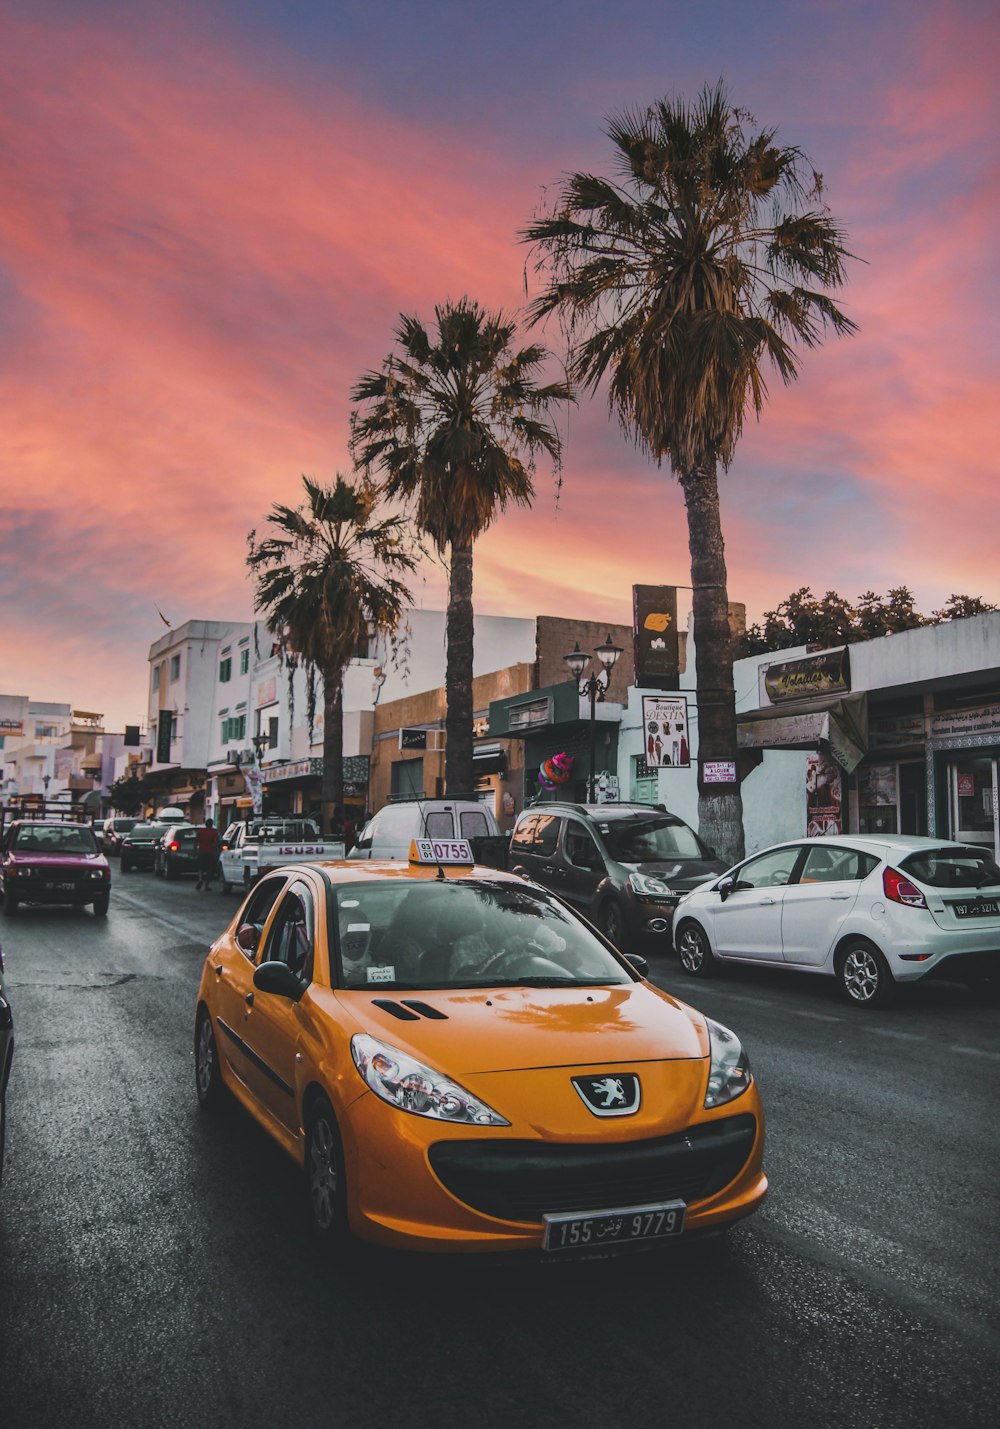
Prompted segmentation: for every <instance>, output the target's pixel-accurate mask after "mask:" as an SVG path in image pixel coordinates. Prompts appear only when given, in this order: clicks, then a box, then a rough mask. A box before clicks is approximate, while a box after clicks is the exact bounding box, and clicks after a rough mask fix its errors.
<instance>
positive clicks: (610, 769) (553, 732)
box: [489, 681, 622, 808]
mask: <svg viewBox="0 0 1000 1429" xmlns="http://www.w3.org/2000/svg"><path fill="white" fill-rule="evenodd" d="M584 706H585V701H583V700H582V699H581V697H580V694H579V691H578V689H577V687H576V685H575V684H574V683H573V682H572V681H567V682H566V683H565V684H559V685H549V686H548V687H547V688H545V689H540V690H532V691H531V692H530V694H521V695H514V696H511V697H509V698H507V699H502V700H493V701H491V702H490V723H489V729H490V735H491V736H499V737H501V738H506V739H509V740H523V742H524V758H523V769H522V770H521V784H522V788H521V789H519V790H515V791H512V792H513V793H514V795H515V798H516V800H517V802H518V804H519V805H520V807H521V808H523V807H525V806H526V805H527V804H531V803H538V802H544V801H545V800H562V801H568V802H570V803H586V802H587V801H588V798H589V787H590V774H591V768H590V743H591V740H590V724H589V721H588V720H587V719H586V718H581V710H582V709H583V708H584ZM621 715H622V706H621V705H619V704H616V703H614V702H612V701H608V702H607V703H602V704H598V705H597V707H596V711H595V731H594V784H595V797H597V798H599V799H600V798H611V797H612V796H613V797H614V798H617V795H618V788H619V780H618V732H619V724H620V721H621Z"/></svg>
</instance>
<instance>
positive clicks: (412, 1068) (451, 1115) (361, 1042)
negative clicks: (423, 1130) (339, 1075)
mask: <svg viewBox="0 0 1000 1429" xmlns="http://www.w3.org/2000/svg"><path fill="white" fill-rule="evenodd" d="M351 1056H352V1057H353V1058H354V1065H355V1066H356V1067H357V1069H358V1071H359V1072H360V1073H361V1075H362V1077H364V1079H365V1081H366V1082H367V1083H368V1085H369V1087H371V1089H372V1091H373V1092H374V1093H375V1095H376V1096H378V1097H381V1098H382V1100H383V1101H386V1102H388V1103H389V1105H390V1106H394V1107H398V1108H399V1110H400V1111H409V1112H412V1113H413V1115H414V1116H429V1117H433V1118H434V1119H435V1120H437V1121H460V1122H465V1123H466V1124H468V1125H472V1126H509V1125H510V1122H509V1121H505V1120H504V1118H503V1117H502V1116H500V1115H499V1114H498V1113H497V1112H495V1111H494V1110H493V1109H492V1107H488V1106H487V1105H486V1103H485V1102H481V1101H480V1100H479V1098H478V1097H474V1096H473V1095H472V1093H471V1092H467V1091H466V1090H465V1088H464V1087H460V1086H459V1085H458V1083H457V1082H453V1081H452V1080H451V1078H450V1077H445V1076H442V1074H441V1073H440V1072H435V1071H433V1070H432V1069H431V1068H430V1067H425V1066H424V1064H423V1063H422V1062H418V1061H416V1059H415V1058H413V1057H409V1056H407V1054H406V1053H405V1052H400V1051H399V1049H398V1048H397V1047H390V1046H389V1044H388V1043H387V1042H380V1041H379V1040H378V1039H377V1038H376V1037H369V1036H368V1035H367V1034H366V1033H363V1032H359V1033H357V1034H356V1035H355V1036H354V1037H352V1038H351Z"/></svg>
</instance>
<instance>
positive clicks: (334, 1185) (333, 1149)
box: [304, 1095, 347, 1246]
mask: <svg viewBox="0 0 1000 1429" xmlns="http://www.w3.org/2000/svg"><path fill="white" fill-rule="evenodd" d="M304 1170H305V1181H306V1200H307V1204H308V1209H309V1224H310V1227H311V1229H312V1233H313V1236H314V1237H315V1239H316V1240H318V1241H319V1242H320V1243H321V1244H323V1245H329V1246H334V1245H340V1244H342V1243H343V1242H344V1241H345V1240H346V1238H347V1184H346V1181H345V1177H344V1152H343V1149H342V1147H341V1144H340V1132H339V1130H338V1129H337V1118H336V1117H335V1116H334V1114H333V1108H332V1107H331V1105H330V1103H329V1102H328V1101H327V1099H326V1097H325V1096H322V1095H320V1096H317V1097H316V1098H315V1099H314V1100H313V1101H312V1102H311V1104H310V1106H309V1112H308V1115H307V1117H306V1149H305V1167H304Z"/></svg>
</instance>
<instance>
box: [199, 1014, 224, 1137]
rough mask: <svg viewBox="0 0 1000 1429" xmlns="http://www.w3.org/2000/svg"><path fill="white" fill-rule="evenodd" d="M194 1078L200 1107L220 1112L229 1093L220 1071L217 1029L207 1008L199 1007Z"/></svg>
mask: <svg viewBox="0 0 1000 1429" xmlns="http://www.w3.org/2000/svg"><path fill="white" fill-rule="evenodd" d="M194 1078H195V1091H196V1092H197V1094H198V1105H199V1106H201V1107H204V1109H205V1110H206V1111H219V1110H220V1109H221V1108H222V1107H223V1106H224V1105H225V1102H226V1098H227V1096H228V1093H227V1091H226V1084H225V1082H224V1081H223V1080H222V1073H221V1071H220V1070H219V1049H218V1046H217V1045H216V1041H215V1029H214V1028H213V1026H212V1019H211V1017H210V1016H209V1014H208V1009H207V1008H206V1007H199V1009H198V1016H197V1018H196V1020H195V1026H194Z"/></svg>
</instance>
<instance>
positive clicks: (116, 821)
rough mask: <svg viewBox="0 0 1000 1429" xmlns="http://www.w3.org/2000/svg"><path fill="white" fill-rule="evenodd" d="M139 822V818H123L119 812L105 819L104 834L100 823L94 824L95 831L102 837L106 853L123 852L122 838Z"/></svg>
mask: <svg viewBox="0 0 1000 1429" xmlns="http://www.w3.org/2000/svg"><path fill="white" fill-rule="evenodd" d="M138 822H139V820H138V819H127V818H122V817H120V816H119V815H118V814H115V815H113V816H112V818H110V819H105V820H104V824H103V836H102V834H101V828H100V827H99V826H98V825H95V826H94V833H95V834H97V835H98V838H99V839H101V842H102V843H103V845H104V852H105V853H108V854H116V853H121V847H122V839H123V838H124V837H125V835H126V834H127V833H128V832H129V831H130V830H131V829H134V828H135V826H136V824H137V823H138Z"/></svg>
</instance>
